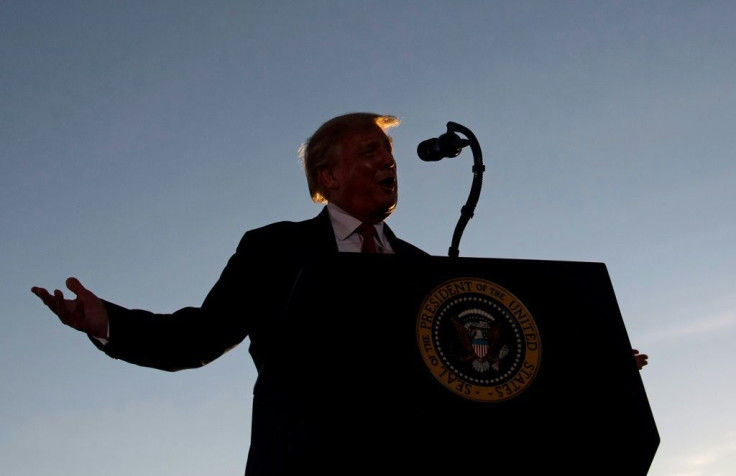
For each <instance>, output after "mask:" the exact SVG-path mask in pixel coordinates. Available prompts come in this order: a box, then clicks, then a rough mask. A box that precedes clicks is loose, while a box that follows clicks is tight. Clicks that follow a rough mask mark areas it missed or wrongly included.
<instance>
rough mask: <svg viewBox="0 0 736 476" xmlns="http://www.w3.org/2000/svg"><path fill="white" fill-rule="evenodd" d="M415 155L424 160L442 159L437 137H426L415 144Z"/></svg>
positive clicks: (434, 160)
mask: <svg viewBox="0 0 736 476" xmlns="http://www.w3.org/2000/svg"><path fill="white" fill-rule="evenodd" d="M417 155H418V156H419V158H420V159H422V160H423V161H425V162H436V161H438V160H442V159H443V156H442V153H441V152H440V148H439V141H438V139H436V138H435V139H427V140H425V141H422V142H420V143H419V145H418V146H417Z"/></svg>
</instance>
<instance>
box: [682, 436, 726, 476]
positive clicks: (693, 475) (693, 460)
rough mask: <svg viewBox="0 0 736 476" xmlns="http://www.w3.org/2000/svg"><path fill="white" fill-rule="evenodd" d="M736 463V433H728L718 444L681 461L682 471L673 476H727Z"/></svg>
mask: <svg viewBox="0 0 736 476" xmlns="http://www.w3.org/2000/svg"><path fill="white" fill-rule="evenodd" d="M735 463H736V433H735V432H728V433H726V434H725V435H724V436H723V438H721V439H719V440H717V441H716V443H714V444H712V445H711V446H709V447H707V448H703V449H699V450H698V451H697V452H695V453H692V454H686V455H684V456H682V457H681V458H680V459H679V464H678V466H679V467H680V468H681V469H680V470H678V471H676V472H674V473H672V476H726V475H729V474H733V473H732V472H731V471H733V468H734V464H735Z"/></svg>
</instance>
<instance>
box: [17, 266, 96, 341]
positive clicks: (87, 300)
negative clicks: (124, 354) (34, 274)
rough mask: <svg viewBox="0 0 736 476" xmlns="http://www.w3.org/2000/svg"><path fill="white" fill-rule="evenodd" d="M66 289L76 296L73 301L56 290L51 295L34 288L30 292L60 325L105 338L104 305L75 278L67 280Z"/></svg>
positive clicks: (43, 290) (44, 290) (41, 289)
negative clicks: (56, 317)
mask: <svg viewBox="0 0 736 476" xmlns="http://www.w3.org/2000/svg"><path fill="white" fill-rule="evenodd" d="M66 287H67V288H69V290H70V291H71V292H73V293H74V294H76V296H77V297H76V298H75V299H64V294H63V293H62V292H61V291H59V290H58V289H57V290H55V291H54V294H53V295H51V294H50V293H49V292H48V291H47V290H46V289H44V288H39V287H37V286H34V287H32V288H31V292H32V293H33V294H35V295H36V296H38V297H39V298H40V299H41V301H43V303H44V304H46V306H48V308H49V309H51V311H52V312H53V313H54V314H56V315H57V316H58V317H59V319H60V320H61V322H62V323H64V324H66V325H67V326H70V327H73V328H74V329H77V330H78V331H81V332H85V333H87V334H89V335H91V336H94V337H101V338H106V337H107V327H108V316H107V311H106V310H105V305H104V304H103V303H102V300H101V299H100V298H98V297H97V296H96V295H95V294H94V293H93V292H92V291H90V290H88V289H87V288H85V287H84V286H82V283H80V282H79V280H78V279H77V278H68V279H67V280H66Z"/></svg>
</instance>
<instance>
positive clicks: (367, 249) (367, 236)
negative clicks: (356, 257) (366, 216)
mask: <svg viewBox="0 0 736 476" xmlns="http://www.w3.org/2000/svg"><path fill="white" fill-rule="evenodd" d="M355 231H356V232H358V233H359V234H360V236H362V237H363V243H362V244H361V245H360V252H361V253H377V252H378V251H377V250H376V242H375V241H374V238H375V237H376V236H378V235H377V234H376V229H375V227H374V226H373V225H367V224H365V223H361V224H360V226H358V228H357V229H356V230H355Z"/></svg>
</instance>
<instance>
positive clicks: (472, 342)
mask: <svg viewBox="0 0 736 476" xmlns="http://www.w3.org/2000/svg"><path fill="white" fill-rule="evenodd" d="M452 322H453V324H454V326H455V331H456V334H457V339H458V342H459V344H460V348H461V355H460V357H459V360H460V361H461V362H463V363H467V362H470V364H471V366H472V367H473V369H474V370H475V371H476V372H480V373H485V372H488V370H489V369H491V368H492V369H493V370H495V371H498V369H499V363H500V362H501V359H503V358H504V357H506V355H508V353H509V349H508V346H506V345H500V344H501V330H502V327H503V326H502V323H501V322H499V321H497V320H496V319H495V318H494V317H493V316H492V315H491V314H490V313H488V312H486V311H483V310H482V309H467V310H465V311H462V312H461V313H460V314H458V315H457V316H454V317H453V318H452Z"/></svg>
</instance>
